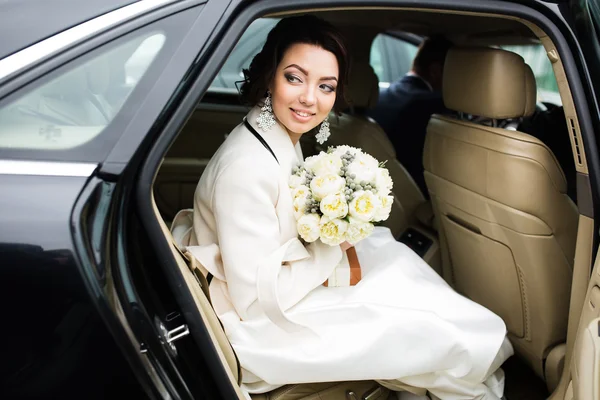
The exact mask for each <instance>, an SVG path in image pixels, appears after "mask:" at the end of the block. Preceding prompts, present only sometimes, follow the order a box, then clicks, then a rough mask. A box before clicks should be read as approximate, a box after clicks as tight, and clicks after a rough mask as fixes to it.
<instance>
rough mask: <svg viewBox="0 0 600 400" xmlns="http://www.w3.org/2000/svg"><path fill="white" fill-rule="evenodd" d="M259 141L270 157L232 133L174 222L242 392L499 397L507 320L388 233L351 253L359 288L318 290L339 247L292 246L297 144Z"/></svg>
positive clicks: (281, 138)
mask: <svg viewBox="0 0 600 400" xmlns="http://www.w3.org/2000/svg"><path fill="white" fill-rule="evenodd" d="M258 112H259V110H258V109H257V108H255V109H253V110H252V111H251V112H250V114H249V115H248V121H249V122H250V123H251V124H254V123H255V121H256V116H257V114H258ZM261 134H262V136H263V138H264V140H265V141H266V142H267V143H268V144H269V146H270V147H271V148H272V149H273V151H274V153H275V155H276V157H277V160H275V158H274V157H272V156H271V155H270V154H269V153H268V152H267V150H266V149H265V148H264V147H263V146H262V145H261V144H260V143H259V142H258V140H257V139H256V138H255V137H254V136H252V134H251V133H250V131H248V129H247V128H245V127H244V125H243V124H241V125H240V126H238V127H237V128H235V129H234V130H233V131H232V132H231V134H230V135H229V136H228V138H227V140H226V141H225V142H224V144H223V145H222V146H221V147H220V148H219V150H218V151H217V153H216V154H215V156H214V157H213V158H212V159H211V161H210V163H209V165H208V166H207V168H206V170H205V172H204V173H203V175H202V178H201V179H200V182H199V184H198V188H197V190H196V194H195V199H194V211H193V229H191V228H190V229H189V230H187V233H188V234H187V235H186V234H185V233H182V232H185V231H186V224H185V223H183V224H182V223H180V222H179V221H178V220H176V221H175V222H174V228H173V235H174V237H175V238H176V240H179V241H180V242H181V244H183V245H188V249H189V250H190V251H191V252H192V253H193V254H194V255H195V256H196V258H197V259H198V260H199V261H200V263H201V264H202V265H203V266H204V267H205V268H206V269H207V270H208V271H209V272H210V273H211V274H212V275H213V276H214V278H213V280H212V282H211V285H210V293H211V298H212V302H213V306H214V308H215V311H216V313H217V315H218V316H219V318H220V320H221V322H222V324H223V327H224V329H225V333H226V334H227V336H228V338H229V340H230V342H231V344H232V346H233V348H234V350H235V352H236V354H237V356H238V358H239V360H240V364H241V366H242V388H243V389H245V390H246V391H248V392H250V393H260V392H266V391H269V390H272V389H274V388H276V387H279V386H281V385H284V384H289V383H309V382H323V381H346V380H367V379H375V380H379V381H381V382H382V383H384V384H385V382H386V381H387V383H388V384H389V383H390V382H391V383H393V382H401V383H403V384H407V385H411V386H415V387H419V388H426V389H427V390H429V391H430V392H431V393H433V394H435V395H436V396H438V397H439V398H441V399H443V400H446V399H448V400H451V399H452V400H459V399H465V400H466V399H488V400H492V399H493V400H497V399H499V398H500V397H501V396H502V390H503V381H502V379H501V378H502V371H501V370H499V369H498V368H499V367H500V365H501V364H502V363H503V362H504V361H505V360H506V359H507V358H508V357H509V356H510V355H512V347H511V345H510V343H509V342H508V340H506V339H505V335H506V327H505V324H504V322H503V321H502V319H500V318H499V317H498V316H496V315H495V314H493V313H492V312H491V311H489V310H487V309H485V308H484V307H482V306H480V305H478V304H476V303H474V302H472V301H470V300H468V299H466V298H465V297H463V296H461V295H459V294H457V293H456V292H455V291H454V290H453V289H452V288H451V287H450V286H449V285H448V284H447V283H446V282H445V281H444V280H443V279H442V278H441V277H440V276H439V275H438V274H437V273H436V272H435V271H434V270H432V269H431V268H430V266H429V265H428V264H426V263H425V262H424V261H423V260H422V259H421V258H420V257H419V256H418V255H416V254H415V253H414V252H413V251H412V250H410V249H409V248H408V247H406V246H405V245H404V244H402V243H399V242H397V241H396V240H394V238H393V237H392V235H391V233H390V231H389V230H388V229H386V228H376V229H375V231H374V233H373V234H372V235H371V236H370V237H368V238H367V239H364V240H363V241H361V242H360V243H358V244H357V246H356V250H357V254H358V258H359V261H360V264H361V267H362V269H363V271H362V272H363V278H362V280H361V281H360V282H359V283H358V284H357V285H356V286H352V287H324V286H322V283H323V282H324V281H325V280H326V279H327V277H328V276H330V274H331V272H332V271H333V268H335V266H336V265H337V263H338V262H339V261H340V259H341V256H342V254H341V250H340V248H339V246H335V247H329V246H326V245H324V244H322V243H320V242H318V241H317V242H314V243H311V244H310V245H308V246H303V245H302V244H301V242H300V241H299V240H298V239H297V237H298V233H297V230H296V223H295V218H294V216H293V211H292V199H291V195H290V191H289V188H288V186H287V182H288V180H289V176H290V173H291V169H292V166H293V165H294V164H295V163H296V162H297V161H298V159H301V158H300V157H301V155H300V153H299V146H296V147H294V145H293V144H292V142H291V141H290V139H289V136H288V135H287V133H286V132H285V131H283V129H281V127H279V126H278V125H276V126H275V127H274V128H273V129H271V130H270V131H268V132H261ZM188 222H189V224H188V225H192V224H191V220H188ZM190 231H191V234H189V233H190ZM388 384H386V386H389V385H388ZM391 386H393V385H391Z"/></svg>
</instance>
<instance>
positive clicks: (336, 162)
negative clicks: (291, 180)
mask: <svg viewBox="0 0 600 400" xmlns="http://www.w3.org/2000/svg"><path fill="white" fill-rule="evenodd" d="M313 157H316V159H315V160H312V159H311V160H310V162H309V166H307V165H306V161H305V162H304V165H305V167H306V168H307V169H309V170H310V171H311V172H313V173H314V174H315V176H319V175H329V174H334V175H339V173H340V170H341V168H342V165H343V163H342V159H341V158H340V157H338V156H336V155H334V154H327V153H325V152H321V153H319V154H318V155H317V156H313ZM309 158H312V157H309Z"/></svg>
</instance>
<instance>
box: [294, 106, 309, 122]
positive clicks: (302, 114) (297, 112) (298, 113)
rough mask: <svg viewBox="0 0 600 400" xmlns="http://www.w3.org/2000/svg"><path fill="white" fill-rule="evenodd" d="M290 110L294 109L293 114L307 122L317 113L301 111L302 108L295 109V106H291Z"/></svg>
mask: <svg viewBox="0 0 600 400" xmlns="http://www.w3.org/2000/svg"><path fill="white" fill-rule="evenodd" d="M290 110H292V114H293V115H294V116H295V117H296V118H297V119H298V120H300V121H302V122H306V121H308V120H309V119H311V117H313V116H314V115H315V113H311V112H308V111H301V110H294V109H293V108H290Z"/></svg>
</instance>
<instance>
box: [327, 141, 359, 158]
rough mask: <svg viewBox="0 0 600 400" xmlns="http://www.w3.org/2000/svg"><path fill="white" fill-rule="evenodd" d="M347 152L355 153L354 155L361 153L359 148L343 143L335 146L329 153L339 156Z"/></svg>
mask: <svg viewBox="0 0 600 400" xmlns="http://www.w3.org/2000/svg"><path fill="white" fill-rule="evenodd" d="M347 152H350V153H351V154H355V155H356V154H361V153H362V151H361V149H358V148H356V147H352V146H347V145H345V144H343V145H341V146H337V147H336V148H335V150H334V151H333V153H331V154H333V155H336V156H338V157H341V156H343V155H344V154H346V153H347Z"/></svg>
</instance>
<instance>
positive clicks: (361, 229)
mask: <svg viewBox="0 0 600 400" xmlns="http://www.w3.org/2000/svg"><path fill="white" fill-rule="evenodd" d="M373 228H374V226H373V224H372V223H370V222H362V221H359V220H357V219H354V218H350V223H349V224H348V229H347V230H346V240H347V241H348V242H350V243H351V244H356V243H358V242H360V241H361V240H363V239H364V238H366V237H367V236H369V235H370V234H371V233H373Z"/></svg>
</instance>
